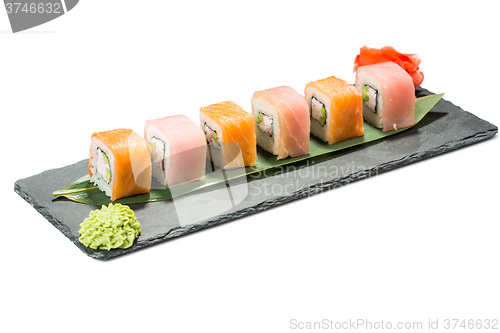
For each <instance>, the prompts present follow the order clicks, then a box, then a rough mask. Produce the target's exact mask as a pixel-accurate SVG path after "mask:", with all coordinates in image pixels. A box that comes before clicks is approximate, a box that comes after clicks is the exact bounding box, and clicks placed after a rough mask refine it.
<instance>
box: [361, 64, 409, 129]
mask: <svg viewBox="0 0 500 333" xmlns="http://www.w3.org/2000/svg"><path fill="white" fill-rule="evenodd" d="M356 87H357V89H359V91H360V92H361V94H362V98H363V117H364V119H365V121H366V122H367V123H369V124H371V125H373V126H375V127H377V128H381V129H382V131H384V132H387V131H391V130H397V129H399V128H403V127H408V126H412V125H415V123H416V120H415V87H414V85H413V80H412V78H411V77H410V75H408V73H407V72H406V71H405V70H404V69H402V68H401V67H400V66H398V65H396V64H395V63H393V62H383V63H378V64H373V65H366V66H361V67H359V68H358V69H357V70H356Z"/></svg>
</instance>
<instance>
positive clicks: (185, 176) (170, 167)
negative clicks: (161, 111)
mask: <svg viewBox="0 0 500 333" xmlns="http://www.w3.org/2000/svg"><path fill="white" fill-rule="evenodd" d="M144 137H145V138H146V141H147V142H148V144H149V147H150V150H151V164H152V166H153V176H154V177H155V178H156V179H157V180H158V181H159V182H160V183H161V184H162V185H167V186H169V187H172V186H176V185H181V184H185V183H189V182H192V181H194V180H198V179H201V178H203V176H204V175H205V163H206V156H207V145H206V142H205V136H204V135H203V131H202V130H201V129H200V128H199V127H198V125H196V124H195V123H194V122H192V121H191V120H190V119H189V118H188V117H186V116H183V115H178V116H170V117H165V118H161V119H154V120H148V121H146V125H145V126H144Z"/></svg>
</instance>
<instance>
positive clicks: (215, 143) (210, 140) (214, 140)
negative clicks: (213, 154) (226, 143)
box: [203, 123, 220, 149]
mask: <svg viewBox="0 0 500 333" xmlns="http://www.w3.org/2000/svg"><path fill="white" fill-rule="evenodd" d="M203 127H204V131H205V137H206V138H207V144H208V145H210V146H212V147H215V148H217V149H220V142H219V136H218V135H217V132H216V131H214V130H213V129H212V128H211V127H210V126H208V125H207V123H205V124H204V126H203Z"/></svg>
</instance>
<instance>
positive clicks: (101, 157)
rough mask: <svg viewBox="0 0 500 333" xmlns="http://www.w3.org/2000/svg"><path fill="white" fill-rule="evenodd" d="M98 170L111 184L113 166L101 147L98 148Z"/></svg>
mask: <svg viewBox="0 0 500 333" xmlns="http://www.w3.org/2000/svg"><path fill="white" fill-rule="evenodd" d="M96 171H97V173H98V174H99V175H101V177H102V178H104V180H105V181H106V183H108V184H109V183H110V182H111V166H110V165H109V157H108V155H106V153H105V152H104V151H103V150H102V149H101V148H97V163H96Z"/></svg>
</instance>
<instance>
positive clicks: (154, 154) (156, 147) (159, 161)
mask: <svg viewBox="0 0 500 333" xmlns="http://www.w3.org/2000/svg"><path fill="white" fill-rule="evenodd" d="M149 146H150V147H151V149H150V152H151V161H153V164H154V165H156V166H159V167H161V169H162V170H163V171H165V142H163V140H161V139H159V138H157V137H155V136H153V137H152V138H151V139H150V141H149Z"/></svg>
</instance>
